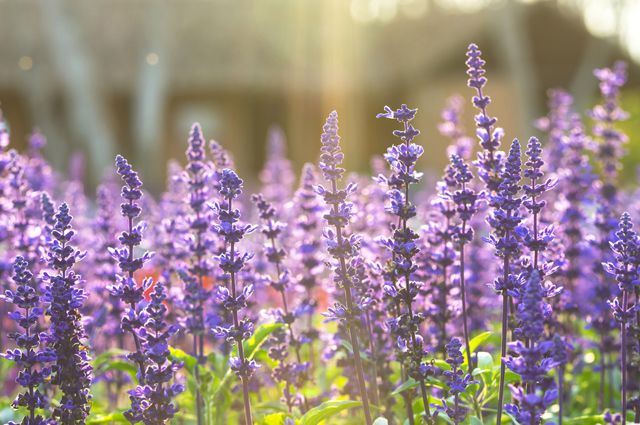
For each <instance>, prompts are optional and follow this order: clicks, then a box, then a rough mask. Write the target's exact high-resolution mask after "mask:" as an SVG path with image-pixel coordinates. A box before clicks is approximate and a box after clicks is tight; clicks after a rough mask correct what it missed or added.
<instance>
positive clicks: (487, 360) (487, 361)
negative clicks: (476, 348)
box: [477, 351, 493, 370]
mask: <svg viewBox="0 0 640 425" xmlns="http://www.w3.org/2000/svg"><path fill="white" fill-rule="evenodd" d="M477 356H478V368H479V369H489V370H491V368H493V356H492V355H491V354H489V353H487V352H486V351H480V352H478V354H477Z"/></svg>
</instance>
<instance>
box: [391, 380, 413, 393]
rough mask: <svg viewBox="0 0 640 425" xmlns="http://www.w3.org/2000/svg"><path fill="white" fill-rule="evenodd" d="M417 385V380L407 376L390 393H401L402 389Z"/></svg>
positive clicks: (405, 389)
mask: <svg viewBox="0 0 640 425" xmlns="http://www.w3.org/2000/svg"><path fill="white" fill-rule="evenodd" d="M417 386H418V381H416V380H415V379H413V378H409V379H407V380H406V381H404V382H403V383H402V384H401V385H400V386H399V387H398V388H396V389H395V390H393V392H392V393H391V395H399V394H402V393H403V392H404V391H407V390H410V389H411V388H415V387H417Z"/></svg>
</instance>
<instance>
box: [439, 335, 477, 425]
mask: <svg viewBox="0 0 640 425" xmlns="http://www.w3.org/2000/svg"><path fill="white" fill-rule="evenodd" d="M461 347H462V344H461V342H460V340H459V339H458V338H451V341H449V342H448V343H447V345H446V346H445V348H446V350H447V359H446V362H447V363H448V364H449V366H450V367H451V369H449V370H445V371H443V372H442V375H443V376H444V377H445V378H446V381H445V383H446V385H447V394H448V395H449V396H450V397H452V398H453V400H447V399H446V398H445V399H443V400H442V403H443V405H442V406H438V407H437V408H438V409H440V410H444V411H445V413H446V414H447V416H449V418H450V419H451V420H452V421H453V423H454V424H456V425H458V424H461V423H463V422H464V421H465V419H466V418H467V413H468V410H467V408H466V407H464V406H461V400H460V394H462V393H464V392H465V391H466V390H467V387H469V385H472V384H476V383H477V382H476V381H474V380H473V379H472V377H471V375H470V374H465V373H464V371H463V370H462V368H461V367H460V366H462V364H463V363H464V357H463V356H462V353H461V351H460V348H461Z"/></svg>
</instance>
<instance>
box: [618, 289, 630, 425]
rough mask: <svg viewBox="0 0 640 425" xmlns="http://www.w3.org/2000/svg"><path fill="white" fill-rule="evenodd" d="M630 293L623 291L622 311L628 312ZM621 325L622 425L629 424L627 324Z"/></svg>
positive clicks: (623, 322)
mask: <svg viewBox="0 0 640 425" xmlns="http://www.w3.org/2000/svg"><path fill="white" fill-rule="evenodd" d="M628 294H629V293H628V291H622V310H623V311H626V310H627V297H628ZM621 322H622V323H620V335H621V339H622V342H621V345H622V347H621V349H622V350H621V351H622V355H621V356H620V374H621V375H622V425H626V424H627V324H626V323H625V321H624V320H622V321H621Z"/></svg>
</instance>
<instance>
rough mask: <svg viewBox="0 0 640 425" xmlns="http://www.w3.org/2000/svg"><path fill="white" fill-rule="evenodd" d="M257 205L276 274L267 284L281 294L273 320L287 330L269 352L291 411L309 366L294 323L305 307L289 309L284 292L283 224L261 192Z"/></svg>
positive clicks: (287, 284)
mask: <svg viewBox="0 0 640 425" xmlns="http://www.w3.org/2000/svg"><path fill="white" fill-rule="evenodd" d="M251 199H252V200H253V202H254V203H255V205H256V207H257V208H258V215H259V216H260V219H261V220H262V222H263V226H262V229H261V232H262V234H263V235H264V237H265V239H266V240H267V244H266V247H265V255H266V257H267V261H268V262H269V263H271V264H272V265H273V267H274V269H275V277H273V278H272V277H267V280H268V281H269V284H270V286H271V287H272V288H273V289H275V290H276V291H277V292H278V293H279V294H280V299H281V301H282V309H281V310H280V309H277V310H275V312H274V313H275V317H276V322H278V323H282V324H283V325H284V326H285V327H286V329H287V331H288V332H287V336H288V338H287V337H285V336H284V335H279V337H276V341H275V342H276V344H274V346H273V347H272V348H271V350H270V352H269V354H270V356H271V358H273V359H274V360H276V361H278V362H279V365H278V367H276V368H275V369H274V377H275V378H276V380H279V381H282V382H284V384H285V386H284V400H285V403H286V404H287V407H288V408H289V411H291V409H292V407H293V405H294V404H297V403H298V402H299V400H298V397H295V396H294V394H293V393H291V392H290V391H291V387H300V386H301V385H302V383H303V382H304V381H305V379H306V377H305V374H306V371H307V369H308V367H309V364H308V363H307V362H303V361H302V355H301V351H300V350H301V345H302V343H303V342H304V341H302V340H301V339H300V338H299V337H297V336H296V332H295V330H294V324H295V322H296V319H298V318H299V316H300V315H301V314H303V313H305V310H304V309H297V308H293V309H291V307H290V305H291V301H290V300H289V301H288V300H287V292H290V291H289V288H290V285H291V280H290V272H289V270H287V269H286V268H285V266H284V260H285V251H284V249H283V248H282V247H281V246H279V245H278V242H279V240H280V236H281V234H282V232H283V229H284V225H283V224H282V223H280V222H278V221H277V217H276V214H277V213H276V209H275V208H274V207H273V205H272V204H271V203H270V202H268V201H267V200H266V199H265V198H264V196H263V195H262V194H255V195H253V196H252V197H251ZM288 347H291V348H293V350H294V352H295V355H296V359H295V360H296V361H295V362H288V361H287V349H288Z"/></svg>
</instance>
